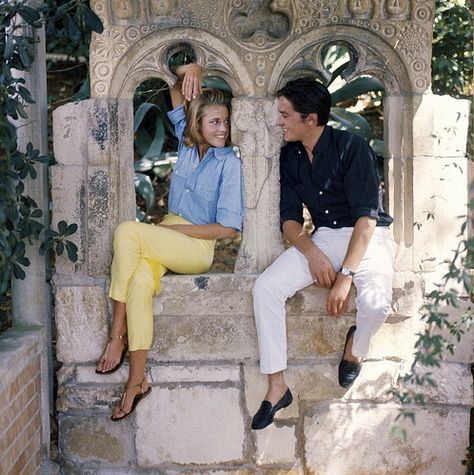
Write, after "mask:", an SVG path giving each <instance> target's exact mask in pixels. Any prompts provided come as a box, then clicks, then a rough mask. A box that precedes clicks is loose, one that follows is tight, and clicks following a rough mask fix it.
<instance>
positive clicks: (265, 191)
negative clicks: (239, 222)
mask: <svg viewBox="0 0 474 475" xmlns="http://www.w3.org/2000/svg"><path fill="white" fill-rule="evenodd" d="M276 120H277V110H276V101H275V99H273V98H254V97H253V98H249V97H246V98H237V99H234V100H233V113H232V127H233V133H232V137H233V140H234V142H235V143H236V144H238V145H239V146H240V152H241V156H242V162H243V169H244V190H245V191H244V196H245V217H244V231H243V235H242V244H241V246H240V250H239V255H238V257H237V263H236V266H235V272H239V273H248V274H253V273H260V272H262V271H263V270H265V268H266V267H267V266H268V265H270V264H271V263H272V262H273V261H274V260H275V258H276V257H278V256H279V255H280V254H281V252H282V251H283V244H282V241H281V234H280V225H279V199H280V186H279V153H280V145H281V135H280V131H279V129H278V127H277V125H276Z"/></svg>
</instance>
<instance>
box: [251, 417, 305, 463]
mask: <svg viewBox="0 0 474 475" xmlns="http://www.w3.org/2000/svg"><path fill="white" fill-rule="evenodd" d="M256 438H257V465H267V464H282V463H294V462H295V459H296V435H295V427H294V426H280V425H279V426H276V425H275V424H271V425H270V426H268V427H266V428H265V429H264V430H259V431H257V432H256Z"/></svg>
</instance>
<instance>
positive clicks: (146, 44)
mask: <svg viewBox="0 0 474 475" xmlns="http://www.w3.org/2000/svg"><path fill="white" fill-rule="evenodd" d="M183 43H186V44H188V45H192V46H191V47H192V49H193V50H194V52H195V54H196V58H197V61H198V62H199V63H201V64H202V65H203V66H204V67H205V69H206V71H207V72H208V73H209V74H211V75H216V76H219V77H221V78H222V79H224V80H225V81H227V83H228V84H229V86H230V87H231V89H232V91H233V94H234V96H241V95H252V94H253V92H254V91H253V89H254V87H253V83H252V80H251V78H250V76H249V74H248V72H247V70H246V68H245V67H244V65H243V64H242V61H241V59H240V57H239V55H238V54H237V52H236V51H235V50H234V49H232V48H230V47H229V46H228V45H227V44H226V43H224V42H222V41H220V40H219V39H217V38H216V37H215V36H212V35H210V34H208V33H206V32H205V31H202V30H201V31H196V30H193V29H189V28H169V29H164V30H160V31H159V32H153V33H150V34H149V35H147V36H146V37H144V38H142V39H141V40H140V41H138V42H137V43H135V44H133V45H132V46H130V47H129V49H128V50H127V51H126V52H125V53H122V55H121V56H120V58H119V60H118V62H117V63H116V65H115V66H114V67H113V70H112V71H111V72H110V73H108V74H104V75H103V78H100V77H98V76H100V68H101V67H106V63H97V64H95V65H93V69H94V71H95V73H96V80H95V81H93V83H92V94H93V95H95V96H102V97H103V96H107V97H113V98H121V99H131V98H132V97H133V93H134V91H135V89H136V87H137V86H138V85H139V84H140V83H141V82H143V81H144V80H146V79H148V78H150V77H160V78H162V79H164V80H165V81H166V82H167V83H168V84H173V82H174V81H175V77H174V75H173V74H172V73H171V72H170V70H169V68H168V59H169V57H168V56H169V51H170V50H171V49H173V48H175V47H177V46H179V44H183ZM104 72H107V71H104ZM98 73H99V74H98Z"/></svg>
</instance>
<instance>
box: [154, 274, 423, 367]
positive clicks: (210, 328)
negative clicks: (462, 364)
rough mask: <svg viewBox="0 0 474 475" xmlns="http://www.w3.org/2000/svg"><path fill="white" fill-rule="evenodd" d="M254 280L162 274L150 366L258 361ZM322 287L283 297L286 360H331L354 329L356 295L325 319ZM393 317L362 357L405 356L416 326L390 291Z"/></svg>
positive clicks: (400, 297) (157, 298)
mask: <svg viewBox="0 0 474 475" xmlns="http://www.w3.org/2000/svg"><path fill="white" fill-rule="evenodd" d="M255 278H256V277H255V276H245V275H237V274H207V275H200V276H178V275H167V276H165V277H164V278H163V290H162V293H161V294H160V295H159V296H158V297H155V299H154V315H155V334H154V341H153V345H152V348H151V351H150V358H151V359H152V360H155V361H193V360H206V361H207V360H245V359H248V358H250V359H256V358H258V348H257V335H256V329H255V322H254V318H253V306H252V288H253V284H254V282H255ZM327 293H328V291H327V290H326V289H321V288H317V287H315V286H310V287H308V288H306V289H304V290H302V291H300V292H297V293H296V294H295V295H294V296H293V297H292V298H291V299H289V300H288V302H287V305H286V309H287V333H288V355H289V357H290V358H312V357H314V356H319V357H325V358H326V357H331V356H332V357H336V356H338V355H339V353H340V352H341V350H342V348H343V345H344V341H345V337H346V333H347V330H348V328H349V327H350V326H351V325H353V324H354V320H355V319H354V316H355V291H354V289H353V290H352V292H351V298H350V302H349V308H348V312H347V313H346V314H344V315H343V316H341V317H340V318H332V317H329V316H328V315H327V314H326V299H327ZM394 293H395V294H397V295H398V298H397V300H396V302H395V304H396V308H397V310H398V311H397V313H392V314H391V316H390V317H389V318H388V320H387V323H386V324H385V325H383V327H382V329H381V330H380V331H379V332H378V334H377V336H376V337H375V338H374V341H373V343H372V345H371V349H370V354H369V358H386V357H396V358H403V357H407V356H409V355H410V354H411V353H412V351H413V350H412V349H413V344H414V341H415V338H414V335H415V333H416V331H415V330H417V329H418V327H417V325H418V322H417V321H415V320H414V319H412V318H410V317H409V316H408V315H405V314H404V313H403V311H402V312H401V311H400V310H403V309H406V308H407V307H408V305H407V304H406V302H404V301H403V300H406V295H405V294H404V293H403V292H402V291H400V289H396V291H395V292H394Z"/></svg>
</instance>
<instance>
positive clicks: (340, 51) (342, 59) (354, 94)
mask: <svg viewBox="0 0 474 475" xmlns="http://www.w3.org/2000/svg"><path fill="white" fill-rule="evenodd" d="M323 64H324V65H325V67H326V69H327V70H328V71H329V72H330V73H332V76H331V79H330V80H329V82H328V84H327V87H328V88H329V90H330V91H331V101H332V104H333V107H331V112H330V119H331V121H330V125H331V126H332V127H334V128H336V129H341V130H348V131H349V132H352V133H354V134H356V135H359V136H360V137H362V138H363V139H364V140H366V141H367V142H369V143H370V145H371V146H372V147H373V148H374V150H375V152H376V153H377V154H378V155H380V156H382V155H383V142H382V141H381V140H374V139H373V134H372V128H371V126H370V124H369V123H368V121H367V119H366V118H365V117H364V116H362V115H361V114H358V113H356V112H352V111H349V110H347V108H345V107H338V104H340V103H345V102H347V101H352V102H355V101H356V100H357V98H358V97H359V96H367V97H371V98H372V97H377V98H378V99H381V97H382V96H381V94H383V92H384V90H385V89H384V87H383V84H382V83H381V82H380V81H379V80H378V79H376V78H374V77H371V76H362V77H358V78H355V79H353V80H352V81H350V82H346V81H345V80H344V78H343V75H344V72H345V71H346V70H348V69H349V68H350V67H351V60H350V56H349V52H348V51H347V48H346V47H344V46H342V45H337V44H336V45H332V46H331V47H329V48H328V49H327V50H326V53H325V56H324V59H323ZM335 85H336V87H335ZM377 95H379V96H377Z"/></svg>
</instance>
